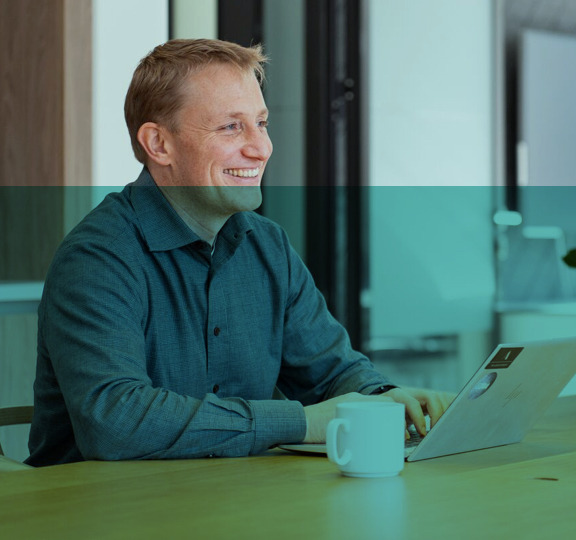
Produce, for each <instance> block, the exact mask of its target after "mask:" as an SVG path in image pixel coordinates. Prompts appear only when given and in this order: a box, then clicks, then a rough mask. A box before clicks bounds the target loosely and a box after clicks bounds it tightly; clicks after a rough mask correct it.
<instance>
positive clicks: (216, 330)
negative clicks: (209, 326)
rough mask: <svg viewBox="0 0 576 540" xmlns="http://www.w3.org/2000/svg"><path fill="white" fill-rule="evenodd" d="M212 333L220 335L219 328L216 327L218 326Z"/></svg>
mask: <svg viewBox="0 0 576 540" xmlns="http://www.w3.org/2000/svg"><path fill="white" fill-rule="evenodd" d="M214 335H215V336H219V335H220V328H218V327H216V328H214Z"/></svg>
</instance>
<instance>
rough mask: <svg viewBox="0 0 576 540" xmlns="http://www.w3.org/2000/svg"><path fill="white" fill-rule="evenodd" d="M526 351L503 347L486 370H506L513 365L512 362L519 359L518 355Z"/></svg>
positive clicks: (518, 348) (522, 348)
mask: <svg viewBox="0 0 576 540" xmlns="http://www.w3.org/2000/svg"><path fill="white" fill-rule="evenodd" d="M523 350H524V347H503V348H502V349H500V350H499V351H498V352H497V353H496V355H495V356H494V358H492V360H490V363H489V364H488V365H487V366H486V369H506V368H509V367H510V366H511V365H512V362H514V360H516V358H518V355H519V354H520V353H521V352H522V351H523Z"/></svg>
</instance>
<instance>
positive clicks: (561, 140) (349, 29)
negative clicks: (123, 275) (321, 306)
mask: <svg viewBox="0 0 576 540" xmlns="http://www.w3.org/2000/svg"><path fill="white" fill-rule="evenodd" d="M174 37H178V38H196V37H208V38H221V39H227V40H230V41H235V42H238V43H241V44H243V45H249V44H251V43H263V44H264V47H265V51H266V52H267V54H268V55H269V56H270V64H269V66H268V69H267V83H266V85H265V87H264V93H265V97H266V101H267V104H268V107H269V109H270V120H271V123H270V128H269V131H270V135H271V138H272V140H273V143H274V155H273V157H272V159H271V161H270V163H269V165H268V167H267V172H266V176H265V179H264V187H263V190H264V203H263V206H262V208H261V212H262V213H263V214H264V215H266V216H268V217H270V218H271V219H274V220H275V221H277V222H279V223H280V224H281V225H282V226H283V227H284V228H285V229H286V231H287V232H288V234H289V236H290V238H291V241H292V243H293V245H294V247H295V248H296V249H297V251H298V252H299V254H300V255H301V257H302V258H303V259H304V261H305V262H306V264H307V265H308V266H309V268H310V270H311V271H312V273H313V275H314V277H315V279H316V282H317V285H318V287H319V288H320V290H321V291H322V293H323V294H324V296H325V297H326V300H327V302H328V305H329V307H330V309H331V310H332V312H333V314H334V315H335V316H336V317H337V318H338V319H339V320H340V321H341V322H342V323H343V324H344V325H345V326H346V327H347V328H348V330H349V332H350V336H351V339H352V342H353V344H354V346H355V347H357V348H358V349H360V350H362V351H363V352H364V353H365V354H367V355H368V356H369V357H370V358H371V359H372V360H373V362H374V363H375V365H376V366H377V367H378V369H380V370H381V371H383V372H385V373H386V374H388V375H389V376H390V377H391V378H393V379H394V380H395V381H397V382H398V383H399V384H409V385H415V386H416V385H417V386H428V387H433V388H438V389H446V390H454V391H456V390H458V389H459V388H460V386H461V385H462V384H464V383H465V382H466V381H467V380H468V378H469V377H470V376H471V375H472V374H473V372H474V371H475V369H476V368H477V367H478V365H479V364H480V363H481V362H482V361H483V360H484V358H485V357H486V355H487V354H488V353H489V352H490V351H491V349H492V348H493V346H494V345H495V344H497V343H499V342H517V341H523V340H534V339H548V338H556V337H565V336H574V335H576V269H570V268H568V267H567V266H566V265H565V264H564V263H563V262H562V256H563V255H564V254H565V253H566V251H567V250H568V249H570V248H573V247H576V219H575V217H574V216H575V211H574V208H575V206H576V205H575V203H576V178H575V172H574V171H576V152H575V151H574V148H573V145H574V141H575V140H576V97H575V96H576V71H575V70H574V69H573V66H574V65H576V0H435V1H434V2H430V1H429V0H411V1H410V2H399V1H397V0H0V45H1V46H0V152H1V156H2V157H1V159H0V406H8V405H21V404H31V403H32V383H33V380H34V364H35V348H36V324H37V320H36V314H35V312H36V309H37V305H38V301H39V298H40V295H41V291H42V282H43V279H44V276H45V273H46V270H47V268H48V265H49V263H50V260H51V258H52V256H53V253H54V251H55V249H56V248H57V246H58V244H59V243H60V241H61V240H62V238H63V237H64V235H65V234H66V233H67V232H68V231H69V230H70V229H71V228H72V227H73V226H74V225H75V224H76V223H78V221H79V220H80V219H82V217H83V216H84V215H85V214H86V213H87V212H88V211H89V210H90V209H91V208H93V207H94V206H95V205H97V204H98V203H99V202H100V201H101V200H102V198H103V197H104V196H105V195H106V193H109V192H110V191H114V190H120V189H122V187H123V186H124V185H126V184H127V183H129V182H131V181H133V180H134V179H135V178H136V177H137V176H138V174H139V171H140V165H139V164H138V163H137V162H136V160H135V159H134V158H133V156H132V151H131V148H130V142H129V137H128V133H127V130H126V128H125V124H124V118H123V101H124V96H125V93H126V90H127V87H128V84H129V82H130V78H131V75H132V72H133V70H134V68H135V67H136V65H137V63H138V61H139V60H140V58H141V57H143V56H144V55H146V54H147V53H148V51H149V50H151V49H152V48H153V47H154V46H155V45H157V44H159V43H161V42H164V41H166V40H167V39H169V38H174ZM543 360H544V361H545V359H543ZM564 393H576V381H573V382H572V383H570V384H569V385H568V387H567V388H566V389H565V390H564ZM2 429H3V430H7V429H10V430H12V431H11V432H10V434H11V436H10V437H8V438H7V437H6V436H5V435H4V432H0V436H2V441H3V446H4V449H5V451H6V454H7V455H11V456H13V457H15V458H17V459H23V457H25V455H26V447H25V443H23V442H22V441H24V440H25V431H24V430H25V428H20V427H14V428H2ZM5 441H6V442H5Z"/></svg>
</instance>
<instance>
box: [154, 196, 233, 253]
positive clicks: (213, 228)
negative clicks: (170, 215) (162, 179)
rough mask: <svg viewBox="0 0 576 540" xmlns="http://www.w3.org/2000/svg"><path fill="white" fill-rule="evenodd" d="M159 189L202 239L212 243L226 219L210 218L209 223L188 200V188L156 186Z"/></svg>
mask: <svg viewBox="0 0 576 540" xmlns="http://www.w3.org/2000/svg"><path fill="white" fill-rule="evenodd" d="M158 187H159V188H160V191H161V192H162V194H163V195H164V197H166V199H167V200H168V202H169V203H170V205H171V206H172V208H174V210H175V211H176V212H177V214H178V215H179V216H180V217H181V218H182V220H183V221H184V223H186V225H188V227H190V228H191V229H192V230H193V231H194V232H195V233H196V234H197V235H198V236H199V237H200V238H202V240H205V241H206V242H208V243H209V244H210V245H214V240H215V239H216V236H217V235H218V233H219V232H220V229H221V228H222V227H223V226H224V223H226V220H224V219H222V220H218V219H211V220H210V223H208V222H207V220H203V219H202V218H201V213H200V212H198V209H197V208H195V207H194V205H193V204H192V202H191V201H190V190H189V188H178V187H174V186H161V185H159V186H158Z"/></svg>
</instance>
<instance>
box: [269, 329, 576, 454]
mask: <svg viewBox="0 0 576 540" xmlns="http://www.w3.org/2000/svg"><path fill="white" fill-rule="evenodd" d="M575 374H576V337H575V338H570V339H560V340H548V341H534V342H527V343H521V344H501V345H498V346H497V347H496V348H495V349H494V350H493V351H492V353H491V354H490V356H489V357H488V358H487V359H486V360H485V361H484V362H483V363H482V365H481V366H480V368H479V369H478V371H476V373H475V374H474V375H473V377H472V378H471V379H470V381H469V382H468V383H467V384H466V385H465V386H464V388H463V389H462V390H461V391H460V393H459V394H458V395H457V396H456V398H455V399H454V401H453V402H452V403H451V405H450V406H449V407H448V409H446V411H445V413H444V414H443V415H442V417H441V418H440V420H438V422H437V423H436V425H435V426H434V427H433V428H432V429H431V430H430V431H429V432H428V434H427V435H426V437H423V438H422V439H421V440H420V441H419V442H418V443H417V444H415V445H410V444H407V447H406V452H405V456H406V460H407V461H419V460H423V459H430V458H435V457H440V456H446V455H450V454H460V453H462V452H470V451H473V450H482V449H484V448H491V447H494V446H503V445H507V444H512V443H516V442H520V441H521V440H522V439H523V438H524V436H525V435H526V433H527V432H528V430H529V429H530V428H531V427H532V426H533V425H534V423H535V422H536V420H538V418H539V417H541V416H542V415H543V414H544V412H545V411H546V409H547V408H548V407H549V406H550V405H551V404H552V402H553V401H554V400H555V399H556V397H557V396H558V394H559V393H560V392H561V391H562V389H563V388H564V387H565V386H566V385H567V384H568V382H569V381H570V379H571V378H572V377H573V376H574V375H575ZM412 442H414V441H412ZM408 443H410V441H408ZM280 448H283V449H285V450H291V451H296V452H307V453H317V454H325V453H326V446H325V445H323V444H291V445H290V444H287V445H281V446H280Z"/></svg>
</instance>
